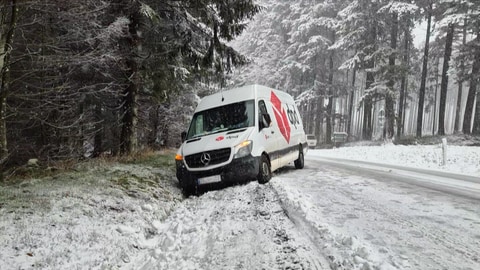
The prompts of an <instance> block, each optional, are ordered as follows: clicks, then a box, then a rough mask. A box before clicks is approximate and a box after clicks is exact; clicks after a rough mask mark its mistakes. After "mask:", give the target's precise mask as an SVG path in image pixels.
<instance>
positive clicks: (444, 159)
mask: <svg viewBox="0 0 480 270" xmlns="http://www.w3.org/2000/svg"><path fill="white" fill-rule="evenodd" d="M442 153H443V161H442V165H443V166H445V165H447V138H442Z"/></svg>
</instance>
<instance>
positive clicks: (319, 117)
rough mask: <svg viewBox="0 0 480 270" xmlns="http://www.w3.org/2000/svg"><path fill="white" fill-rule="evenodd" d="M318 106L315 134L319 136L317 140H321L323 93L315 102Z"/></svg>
mask: <svg viewBox="0 0 480 270" xmlns="http://www.w3.org/2000/svg"><path fill="white" fill-rule="evenodd" d="M315 104H316V105H317V106H316V116H317V117H316V124H315V136H317V140H318V141H320V138H322V136H321V135H322V134H323V114H324V112H323V104H324V101H323V97H322V95H318V98H317V100H316V102H315Z"/></svg>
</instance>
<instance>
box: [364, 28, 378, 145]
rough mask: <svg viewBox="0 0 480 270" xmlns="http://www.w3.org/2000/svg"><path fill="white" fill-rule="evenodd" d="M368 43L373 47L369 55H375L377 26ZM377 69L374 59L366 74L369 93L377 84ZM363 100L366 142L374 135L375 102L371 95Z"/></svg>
mask: <svg viewBox="0 0 480 270" xmlns="http://www.w3.org/2000/svg"><path fill="white" fill-rule="evenodd" d="M368 39H369V40H368V41H367V43H368V44H370V45H371V46H372V51H370V52H369V53H371V54H373V53H374V51H375V50H376V46H375V45H374V44H375V43H376V40H377V28H376V26H375V25H372V28H371V29H370V35H369V37H368ZM374 67H375V62H374V60H373V59H370V60H368V62H367V63H366V73H367V80H366V82H365V91H368V89H369V88H370V86H371V85H372V84H373V83H374V82H375V74H374V72H373V71H372V70H373V68H374ZM364 96H365V97H364V99H363V128H362V138H363V139H364V140H371V139H372V133H373V118H372V108H373V100H372V95H371V94H370V93H366V94H365V95H364Z"/></svg>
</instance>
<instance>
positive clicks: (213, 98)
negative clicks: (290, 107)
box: [195, 84, 294, 112]
mask: <svg viewBox="0 0 480 270" xmlns="http://www.w3.org/2000/svg"><path fill="white" fill-rule="evenodd" d="M271 91H274V92H275V94H276V95H277V96H278V97H279V98H280V99H282V100H290V102H292V103H293V102H294V101H293V98H292V97H291V96H290V95H289V94H287V93H285V92H283V91H279V90H275V89H273V88H270V87H267V86H263V85H259V84H252V85H246V86H242V87H237V88H233V89H230V90H227V91H221V92H218V93H215V94H212V95H209V96H205V97H204V98H202V100H201V101H200V103H199V104H198V106H197V108H196V109H195V112H199V111H203V110H206V109H210V108H213V107H218V106H219V105H227V104H231V103H235V102H240V101H244V100H251V99H255V98H262V97H263V98H266V99H270V95H271Z"/></svg>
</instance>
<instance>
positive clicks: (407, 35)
mask: <svg viewBox="0 0 480 270" xmlns="http://www.w3.org/2000/svg"><path fill="white" fill-rule="evenodd" d="M404 39H405V40H404V52H403V66H404V67H405V68H407V67H408V53H409V40H410V28H409V26H408V23H407V25H406V26H405V30H404ZM407 77H408V71H405V72H404V73H403V74H402V81H401V85H400V101H399V102H398V119H397V140H400V138H401V136H402V135H403V112H404V103H405V92H406V88H407Z"/></svg>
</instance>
